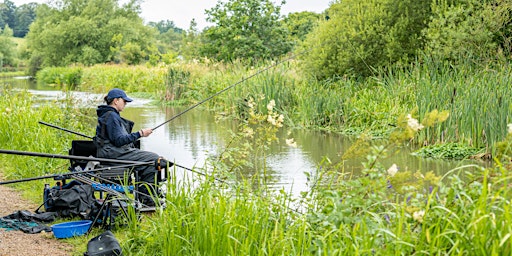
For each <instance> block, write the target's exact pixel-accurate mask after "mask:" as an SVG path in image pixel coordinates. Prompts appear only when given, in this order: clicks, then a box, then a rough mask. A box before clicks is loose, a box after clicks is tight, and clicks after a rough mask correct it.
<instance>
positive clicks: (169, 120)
mask: <svg viewBox="0 0 512 256" xmlns="http://www.w3.org/2000/svg"><path fill="white" fill-rule="evenodd" d="M306 52H307V51H303V52H301V53H297V54H294V55H292V56H290V57H288V58H285V59H283V60H281V61H278V62H276V63H274V64H272V65H270V66H267V67H265V68H263V69H260V70H258V71H256V72H255V73H254V74H252V75H250V76H248V77H246V78H242V80H240V81H238V82H236V83H234V84H232V85H230V86H228V87H226V88H224V89H222V90H220V91H218V92H216V93H215V94H213V95H211V96H210V97H208V98H206V99H204V100H202V101H200V102H198V103H196V104H194V105H192V106H190V107H189V108H187V109H185V110H183V111H182V112H180V113H178V114H177V115H175V116H173V117H171V118H170V119H168V120H167V121H165V122H163V123H161V124H159V125H157V126H155V128H153V130H155V129H157V128H159V127H160V126H162V125H164V124H167V123H169V122H171V121H172V120H174V119H176V118H178V117H180V116H182V115H183V114H185V113H187V112H188V111H190V110H192V109H194V108H196V107H197V106H199V105H201V104H203V103H205V102H207V101H209V100H211V99H212V98H214V97H216V96H218V95H219V94H221V93H223V92H225V91H227V90H229V89H231V88H233V87H235V86H237V85H239V84H241V83H243V82H245V81H247V80H249V79H251V78H253V77H255V76H257V75H259V74H261V73H263V72H265V71H267V70H269V69H271V68H273V67H275V66H277V65H279V64H281V63H284V62H286V61H289V60H291V59H294V58H296V57H297V56H299V55H302V54H304V53H306Z"/></svg>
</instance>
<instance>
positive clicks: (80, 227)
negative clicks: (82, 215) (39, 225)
mask: <svg viewBox="0 0 512 256" xmlns="http://www.w3.org/2000/svg"><path fill="white" fill-rule="evenodd" d="M91 224H92V221H91V220H80V221H70V222H63V223H59V224H55V225H53V226H52V231H53V235H54V236H55V237H56V238H70V237H73V236H81V235H83V234H85V233H86V232H87V231H88V230H89V227H90V226H91Z"/></svg>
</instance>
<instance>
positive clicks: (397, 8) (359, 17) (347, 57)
mask: <svg viewBox="0 0 512 256" xmlns="http://www.w3.org/2000/svg"><path fill="white" fill-rule="evenodd" d="M430 5H431V2H430V1H424V0H405V1H404V0H368V1H359V0H343V1H337V2H335V3H333V4H332V5H331V7H330V8H329V10H328V12H329V13H328V14H329V17H330V19H329V20H328V21H325V22H322V23H321V24H320V26H319V27H318V29H316V30H315V31H314V32H313V33H310V35H309V36H308V38H307V39H306V41H305V44H304V45H303V48H304V49H308V50H310V51H309V52H308V54H306V55H305V58H304V60H305V61H304V64H305V65H304V66H305V69H306V70H308V71H309V72H311V73H312V74H314V75H315V76H316V77H318V78H320V79H322V78H328V77H332V76H344V75H358V76H359V75H362V76H367V75H370V74H372V72H373V71H374V70H375V68H379V67H382V66H386V65H389V64H390V63H396V62H398V61H404V60H405V61H407V60H408V59H410V58H414V56H415V54H416V52H417V50H418V49H420V48H422V46H423V44H424V39H423V38H422V37H421V32H422V30H423V29H424V28H425V26H426V24H427V23H426V21H427V20H428V18H429V17H430V14H431V8H430Z"/></svg>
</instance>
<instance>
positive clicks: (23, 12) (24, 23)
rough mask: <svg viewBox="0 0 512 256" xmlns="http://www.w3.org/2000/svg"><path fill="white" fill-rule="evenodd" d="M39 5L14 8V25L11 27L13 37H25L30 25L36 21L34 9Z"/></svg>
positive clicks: (30, 4) (33, 4)
mask: <svg viewBox="0 0 512 256" xmlns="http://www.w3.org/2000/svg"><path fill="white" fill-rule="evenodd" d="M37 6H39V4H37V3H29V4H24V5H21V6H19V7H17V8H16V11H15V17H16V23H15V26H14V27H13V30H14V36H15V37H25V35H27V33H28V29H29V27H30V24H32V22H34V20H35V19H36V9H37Z"/></svg>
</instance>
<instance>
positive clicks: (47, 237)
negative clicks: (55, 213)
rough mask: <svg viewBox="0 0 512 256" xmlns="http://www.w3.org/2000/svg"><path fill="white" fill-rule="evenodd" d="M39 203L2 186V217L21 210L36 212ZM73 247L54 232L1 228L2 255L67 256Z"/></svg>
mask: <svg viewBox="0 0 512 256" xmlns="http://www.w3.org/2000/svg"><path fill="white" fill-rule="evenodd" d="M37 206H38V205H34V204H32V203H30V202H28V201H27V200H24V199H22V197H21V196H20V194H19V193H18V192H16V191H15V190H13V189H11V188H9V187H6V186H0V217H1V216H6V215H9V214H11V213H14V212H16V211H19V210H29V211H31V212H34V210H35V209H36V208H37ZM72 249H73V247H72V246H71V245H69V244H67V243H65V242H63V241H59V240H58V239H55V238H54V237H53V234H52V233H39V234H25V233H23V232H21V231H6V230H5V229H0V256H4V255H5V256H32V255H34V256H35V255H38V256H39V255H52V256H67V255H71V254H72Z"/></svg>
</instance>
